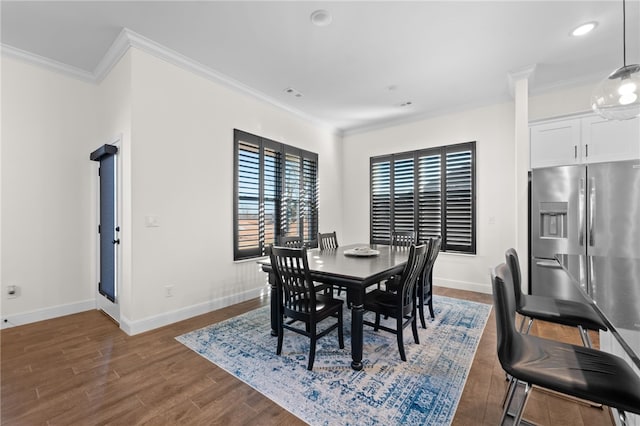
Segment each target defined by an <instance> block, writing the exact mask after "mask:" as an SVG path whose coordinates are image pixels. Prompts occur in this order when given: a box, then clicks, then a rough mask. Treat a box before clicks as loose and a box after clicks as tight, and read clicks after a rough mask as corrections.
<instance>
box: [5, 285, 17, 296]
mask: <svg viewBox="0 0 640 426" xmlns="http://www.w3.org/2000/svg"><path fill="white" fill-rule="evenodd" d="M16 297H18V287H17V286H15V285H8V286H7V299H14V298H16Z"/></svg>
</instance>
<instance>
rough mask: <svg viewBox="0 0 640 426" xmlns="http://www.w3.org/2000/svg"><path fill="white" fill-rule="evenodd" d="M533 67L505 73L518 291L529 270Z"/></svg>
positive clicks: (523, 288)
mask: <svg viewBox="0 0 640 426" xmlns="http://www.w3.org/2000/svg"><path fill="white" fill-rule="evenodd" d="M534 71H535V65H533V66H530V67H527V68H524V69H522V70H519V71H516V72H513V73H509V84H510V87H511V89H512V94H513V97H514V104H515V105H514V107H515V116H514V120H515V134H514V142H515V150H514V153H515V158H514V161H515V166H516V167H515V176H514V180H515V183H516V184H515V189H516V194H515V195H516V196H515V200H516V205H515V206H514V211H515V213H516V221H515V227H516V229H515V231H516V232H515V235H516V243H515V249H516V250H517V251H518V255H519V256H518V257H519V259H520V269H521V271H522V290H523V291H524V292H526V291H527V288H528V272H527V271H528V270H529V230H528V214H529V202H528V199H529V198H528V182H529V178H528V172H529V169H530V167H529V165H530V160H529V152H530V151H529V80H530V78H531V77H532V76H533V73H534Z"/></svg>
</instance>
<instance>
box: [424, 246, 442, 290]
mask: <svg viewBox="0 0 640 426" xmlns="http://www.w3.org/2000/svg"><path fill="white" fill-rule="evenodd" d="M427 242H428V243H427V244H428V249H427V260H426V262H425V263H424V268H422V274H420V278H419V279H420V280H421V283H422V286H423V287H422V288H423V291H424V293H425V294H426V293H427V292H429V291H431V286H432V282H431V273H432V271H433V265H435V263H436V259H437V258H438V254H440V246H441V244H442V238H441V237H435V238H429V239H428V240H427Z"/></svg>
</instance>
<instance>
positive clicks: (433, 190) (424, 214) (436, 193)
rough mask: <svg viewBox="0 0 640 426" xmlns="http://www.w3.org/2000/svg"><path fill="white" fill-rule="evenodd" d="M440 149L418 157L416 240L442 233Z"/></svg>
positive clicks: (424, 239) (423, 239)
mask: <svg viewBox="0 0 640 426" xmlns="http://www.w3.org/2000/svg"><path fill="white" fill-rule="evenodd" d="M441 157H442V156H441V155H440V150H435V151H433V150H432V151H430V152H429V151H427V152H424V153H422V154H421V155H420V156H419V157H418V206H419V207H418V223H419V226H418V241H426V240H427V239H428V238H432V237H437V236H441V235H442V196H441V180H442V167H441Z"/></svg>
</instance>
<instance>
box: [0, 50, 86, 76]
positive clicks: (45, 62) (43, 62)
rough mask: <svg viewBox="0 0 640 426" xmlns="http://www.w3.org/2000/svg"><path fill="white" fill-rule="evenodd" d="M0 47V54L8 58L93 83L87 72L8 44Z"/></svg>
mask: <svg viewBox="0 0 640 426" xmlns="http://www.w3.org/2000/svg"><path fill="white" fill-rule="evenodd" d="M1 47H2V54H3V55H5V56H8V57H10V58H16V59H20V60H22V61H25V62H28V63H31V64H35V65H39V66H41V67H43V68H46V69H48V70H51V71H55V72H57V73H61V74H65V75H67V76H70V77H73V78H77V79H79V80H82V81H86V82H89V83H95V77H94V75H93V74H92V73H90V72H89V71H85V70H83V69H80V68H77V67H74V66H71V65H67V64H63V63H62V62H58V61H54V60H53V59H49V58H45V57H44V56H40V55H36V54H35V53H31V52H27V51H26V50H22V49H18V48H17V47H13V46H9V45H8V44H2V45H1Z"/></svg>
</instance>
